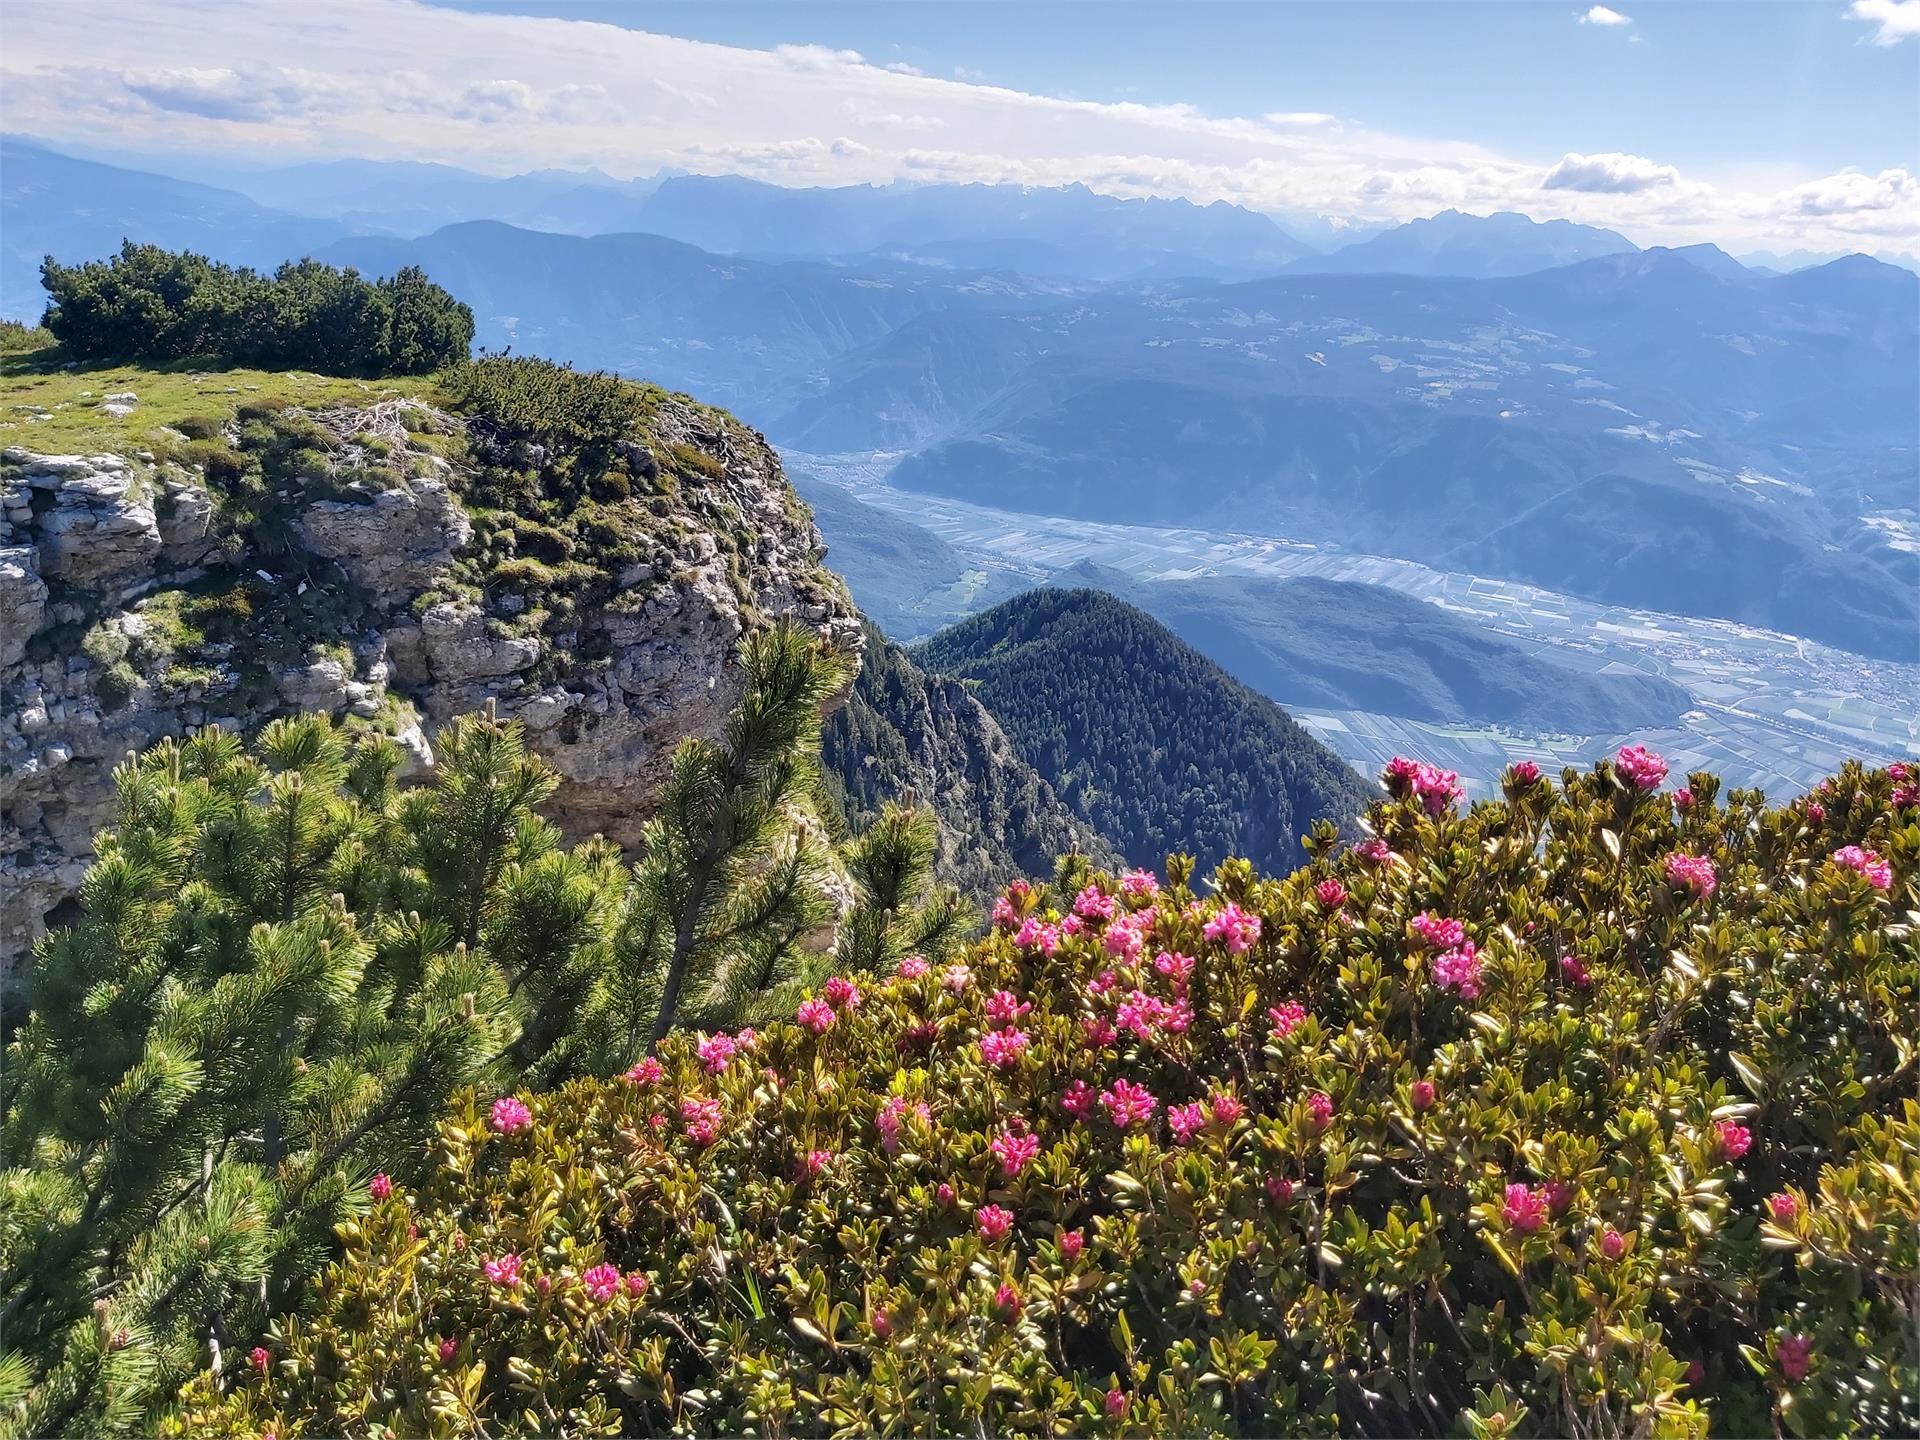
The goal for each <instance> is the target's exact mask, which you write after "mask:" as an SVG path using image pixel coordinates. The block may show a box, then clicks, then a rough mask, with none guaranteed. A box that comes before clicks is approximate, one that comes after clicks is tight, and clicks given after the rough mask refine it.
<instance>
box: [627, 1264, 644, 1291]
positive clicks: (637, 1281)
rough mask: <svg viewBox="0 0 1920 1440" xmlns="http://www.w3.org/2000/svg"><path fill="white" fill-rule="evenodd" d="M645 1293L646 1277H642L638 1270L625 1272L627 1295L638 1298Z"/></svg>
mask: <svg viewBox="0 0 1920 1440" xmlns="http://www.w3.org/2000/svg"><path fill="white" fill-rule="evenodd" d="M646 1293H647V1277H646V1276H644V1275H642V1274H641V1273H640V1272H639V1271H638V1270H629V1271H628V1272H627V1294H629V1295H632V1296H636V1297H638V1296H641V1295H644V1294H646Z"/></svg>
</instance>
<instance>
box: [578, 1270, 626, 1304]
mask: <svg viewBox="0 0 1920 1440" xmlns="http://www.w3.org/2000/svg"><path fill="white" fill-rule="evenodd" d="M580 1286H581V1288H582V1289H584V1290H585V1291H586V1292H587V1298H588V1299H590V1300H592V1301H594V1302H595V1303H596V1304H600V1305H604V1304H606V1303H607V1301H609V1300H611V1299H613V1297H614V1296H616V1295H618V1294H619V1293H620V1272H619V1271H618V1270H616V1269H614V1268H613V1266H611V1265H605V1264H601V1265H596V1266H594V1267H593V1268H592V1269H591V1270H589V1271H587V1273H586V1274H584V1275H582V1276H581V1277H580Z"/></svg>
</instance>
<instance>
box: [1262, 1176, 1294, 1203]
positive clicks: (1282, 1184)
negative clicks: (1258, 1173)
mask: <svg viewBox="0 0 1920 1440" xmlns="http://www.w3.org/2000/svg"><path fill="white" fill-rule="evenodd" d="M1267 1198H1268V1199H1269V1200H1271V1201H1273V1203H1274V1204H1276V1205H1287V1204H1290V1203H1292V1200H1293V1182H1292V1181H1291V1180H1287V1179H1283V1178H1282V1177H1280V1176H1278V1175H1269V1176H1268V1177H1267Z"/></svg>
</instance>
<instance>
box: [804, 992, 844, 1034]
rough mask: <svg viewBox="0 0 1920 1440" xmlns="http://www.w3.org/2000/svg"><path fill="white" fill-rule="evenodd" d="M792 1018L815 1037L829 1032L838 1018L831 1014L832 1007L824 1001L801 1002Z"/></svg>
mask: <svg viewBox="0 0 1920 1440" xmlns="http://www.w3.org/2000/svg"><path fill="white" fill-rule="evenodd" d="M793 1018H794V1019H796V1020H798V1021H799V1022H800V1023H801V1024H802V1025H804V1026H806V1027H807V1029H809V1030H811V1031H812V1032H813V1033H814V1034H816V1035H824V1034H826V1033H827V1031H829V1030H831V1029H832V1028H833V1026H834V1022H835V1021H836V1020H838V1019H839V1018H840V1017H839V1016H837V1015H835V1014H834V1013H833V1006H832V1005H830V1004H828V1003H827V1002H826V1001H825V1000H819V999H815V1000H802V1001H801V1002H800V1006H799V1008H798V1009H797V1010H795V1011H794V1012H793Z"/></svg>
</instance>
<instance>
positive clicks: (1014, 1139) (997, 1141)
mask: <svg viewBox="0 0 1920 1440" xmlns="http://www.w3.org/2000/svg"><path fill="white" fill-rule="evenodd" d="M987 1148H988V1149H989V1150H991V1151H992V1152H993V1158H994V1159H996V1160H998V1161H999V1162H1000V1173H1001V1174H1002V1175H1005V1176H1007V1177H1008V1178H1009V1179H1011V1178H1012V1177H1013V1176H1015V1175H1018V1174H1019V1173H1020V1172H1021V1171H1022V1170H1024V1169H1026V1168H1027V1166H1028V1164H1029V1163H1030V1162H1031V1161H1032V1160H1033V1157H1034V1156H1036V1155H1038V1154H1039V1153H1040V1137H1039V1136H1038V1135H1029V1134H1028V1133H1026V1132H1025V1131H1024V1130H1003V1131H1001V1132H1000V1133H999V1134H998V1135H996V1136H994V1137H993V1142H992V1143H991V1144H990V1145H988V1147H987Z"/></svg>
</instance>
